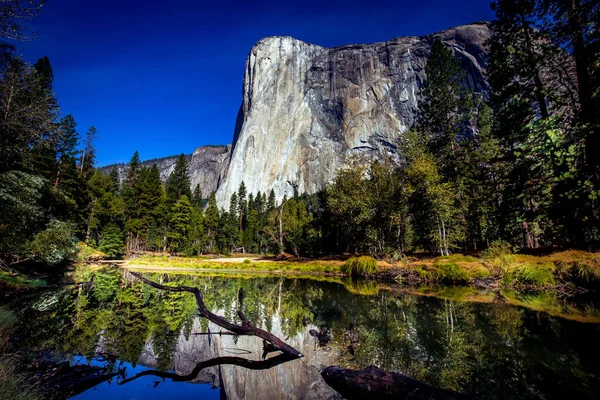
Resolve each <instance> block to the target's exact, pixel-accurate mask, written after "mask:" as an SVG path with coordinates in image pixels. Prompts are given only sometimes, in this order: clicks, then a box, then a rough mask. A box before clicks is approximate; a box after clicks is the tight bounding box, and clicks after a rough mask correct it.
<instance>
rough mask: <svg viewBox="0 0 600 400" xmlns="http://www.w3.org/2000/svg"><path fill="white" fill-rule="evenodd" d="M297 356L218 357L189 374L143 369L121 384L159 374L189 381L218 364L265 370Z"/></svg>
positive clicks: (198, 365)
mask: <svg viewBox="0 0 600 400" xmlns="http://www.w3.org/2000/svg"><path fill="white" fill-rule="evenodd" d="M297 358H298V357H296V356H292V355H289V354H279V355H278V356H276V357H273V358H269V359H268V360H263V361H254V360H248V359H247V358H242V357H216V358H211V359H210V360H207V361H202V362H199V363H198V364H196V366H195V367H194V369H193V370H192V372H190V373H189V374H187V375H178V374H176V373H174V372H167V371H157V370H147V371H142V372H140V373H139V374H136V375H134V376H132V377H131V378H128V379H125V380H124V381H122V382H119V385H124V384H126V383H129V382H131V381H133V380H136V379H138V378H141V377H142V376H158V377H159V378H163V379H165V378H169V379H171V380H173V382H189V381H191V380H194V379H195V378H196V377H197V376H198V374H199V373H200V371H202V370H203V369H205V368H209V367H214V366H217V365H237V366H240V367H244V368H247V369H253V370H263V369H269V368H273V367H275V366H277V365H279V364H283V363H286V362H288V361H291V360H295V359H297Z"/></svg>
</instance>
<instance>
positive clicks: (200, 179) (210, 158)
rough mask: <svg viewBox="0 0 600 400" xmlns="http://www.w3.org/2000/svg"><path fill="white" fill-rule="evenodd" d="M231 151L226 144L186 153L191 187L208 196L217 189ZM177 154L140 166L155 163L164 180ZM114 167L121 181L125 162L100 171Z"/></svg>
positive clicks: (125, 166)
mask: <svg viewBox="0 0 600 400" xmlns="http://www.w3.org/2000/svg"><path fill="white" fill-rule="evenodd" d="M230 153H231V145H227V146H201V147H198V148H197V149H196V150H195V151H194V153H193V154H191V155H187V157H188V161H189V162H190V178H191V181H192V189H194V188H195V187H196V185H200V188H201V190H202V193H203V194H204V196H205V197H208V195H209V194H210V192H212V191H214V190H217V187H218V186H219V183H220V182H221V178H222V176H223V174H224V172H225V168H226V167H227V163H228V162H229V155H230ZM178 157H179V156H169V157H164V158H156V159H152V160H146V161H143V162H142V166H144V167H146V168H150V167H151V166H152V164H156V166H157V167H158V170H159V171H160V177H161V179H162V180H163V182H166V180H167V178H168V177H169V175H171V172H173V169H174V168H175V162H176V161H177V158H178ZM113 167H116V168H117V171H119V179H120V180H121V182H122V181H123V180H124V179H125V175H126V174H127V164H112V165H107V166H106V167H102V172H103V173H105V174H108V173H109V172H110V170H111V169H112V168H113Z"/></svg>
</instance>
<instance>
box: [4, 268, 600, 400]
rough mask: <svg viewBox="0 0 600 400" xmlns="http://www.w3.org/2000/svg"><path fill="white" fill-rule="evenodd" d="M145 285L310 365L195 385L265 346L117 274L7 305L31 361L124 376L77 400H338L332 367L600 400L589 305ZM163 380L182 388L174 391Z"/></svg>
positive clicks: (281, 286) (332, 287)
mask: <svg viewBox="0 0 600 400" xmlns="http://www.w3.org/2000/svg"><path fill="white" fill-rule="evenodd" d="M146 276H148V277H150V278H151V279H153V280H155V281H157V282H161V283H162V284H166V285H187V286H196V287H199V288H200V289H201V291H202V293H203V296H204V301H205V303H206V304H207V306H208V308H209V309H210V310H212V311H213V312H214V313H216V314H219V315H222V316H224V317H226V318H228V319H229V320H231V321H235V322H237V323H241V321H240V320H239V317H238V316H237V310H240V309H241V310H243V312H244V313H245V315H246V316H247V317H248V319H249V320H250V321H252V322H253V323H254V325H256V326H258V327H261V328H263V329H266V330H269V331H271V332H272V333H274V334H275V335H277V336H278V337H280V338H281V339H283V340H285V341H286V342H287V343H288V344H290V345H292V346H294V347H295V348H297V349H298V350H299V351H301V352H302V353H303V355H304V357H302V358H301V359H296V360H292V361H287V362H282V363H279V364H277V365H275V366H272V367H271V368H267V367H264V368H265V369H261V370H253V369H248V368H244V367H243V366H238V365H215V366H211V367H208V368H204V369H202V370H200V371H194V368H195V367H196V366H197V364H198V363H200V362H203V361H206V360H211V359H214V358H219V357H241V358H247V359H251V360H255V361H257V362H261V361H262V360H263V358H262V356H263V344H262V341H261V340H260V339H258V338H256V337H252V336H235V335H219V334H218V333H219V332H220V331H223V329H222V328H220V327H218V326H215V325H213V324H212V323H209V321H207V320H206V319H204V318H201V317H199V316H198V315H197V313H196V304H195V302H194V298H193V296H192V295H191V294H189V293H170V292H165V291H161V290H158V289H154V288H151V287H149V286H148V285H145V284H142V283H140V282H139V281H137V280H136V279H135V278H134V277H132V276H131V275H130V274H128V273H126V272H124V271H123V270H119V269H104V270H99V271H95V272H89V273H88V275H87V276H86V279H87V280H90V281H92V282H93V283H92V284H91V285H89V286H82V287H64V288H58V289H50V290H46V291H44V292H42V293H37V294H34V295H28V296H26V297H22V298H19V299H17V300H15V301H13V302H12V303H10V304H9V305H8V307H9V308H11V309H12V311H13V312H14V313H15V314H16V315H17V317H18V321H19V322H18V327H17V336H16V342H15V346H16V349H17V350H18V351H20V352H26V353H27V354H29V356H28V357H29V358H36V357H37V358H39V357H42V356H43V357H44V358H45V359H51V360H54V361H62V360H68V361H69V362H70V363H71V364H86V365H100V366H106V367H107V368H108V369H109V370H114V371H121V374H120V375H117V376H115V377H113V378H112V379H110V380H108V381H105V382H102V383H100V384H98V385H96V386H94V387H91V388H87V389H86V390H84V391H83V392H81V393H77V394H74V395H73V393H71V394H70V395H73V396H72V397H73V398H76V399H107V398H110V399H144V400H148V399H166V398H177V399H188V398H189V399H192V398H193V399H201V398H214V399H223V398H227V399H284V398H285V399H326V398H340V396H339V394H338V393H337V392H335V391H334V390H333V389H332V388H331V387H329V386H328V385H327V383H325V381H324V380H323V379H322V377H321V375H320V371H322V369H323V368H325V367H327V366H330V365H338V366H342V367H347V368H361V369H362V368H365V367H367V366H370V365H375V366H377V367H380V368H382V369H384V370H387V371H395V372H400V373H403V374H405V375H408V376H410V377H413V378H416V379H419V380H421V381H424V382H426V383H428V384H431V385H435V386H439V387H443V388H448V389H453V390H456V391H460V392H464V393H468V394H472V395H475V396H478V397H481V398H484V399H538V398H546V399H554V398H556V399H559V398H573V399H574V398H577V399H592V398H595V396H597V395H598V393H600V378H599V377H600V361H599V360H600V345H599V344H598V343H599V342H598V339H599V338H600V323H598V322H599V321H600V319H596V317H597V316H598V311H596V308H595V307H596V304H597V302H594V301H592V300H589V301H587V300H585V299H584V300H583V301H582V302H580V303H578V304H577V307H578V308H579V310H580V311H579V312H578V313H572V312H570V311H569V310H570V309H572V308H573V307H574V306H573V304H567V303H564V300H563V299H561V298H560V296H557V295H555V294H551V293H541V294H540V293H537V294H528V295H527V296H531V297H530V298H529V303H527V304H529V305H530V307H523V306H515V305H511V303H510V302H507V301H506V299H502V298H496V297H494V296H490V295H489V294H488V295H487V296H480V297H478V298H470V301H465V300H464V298H465V296H463V295H460V291H461V290H463V291H464V290H465V289H460V288H459V289H453V290H454V292H453V291H452V290H449V291H446V292H444V293H446V295H445V296H443V298H441V297H437V296H433V295H431V293H430V294H428V295H426V294H424V293H416V292H415V291H411V290H406V289H405V288H402V287H400V286H395V285H381V286H380V285H379V284H377V283H375V282H351V281H345V282H344V281H335V280H333V281H327V280H323V281H319V280H314V279H294V278H287V277H281V276H279V277H272V278H252V277H238V278H228V277H223V276H209V275H207V274H205V275H184V274H162V273H150V274H146ZM422 292H423V291H422ZM449 293H450V295H449ZM457 293H458V294H457ZM438 296H439V292H438ZM473 300H477V301H473ZM569 312H570V314H568V313H569ZM566 313H567V314H566ZM574 315H575V316H576V317H570V316H574ZM276 356H277V353H272V354H269V355H267V357H266V359H267V361H268V360H272V359H273V357H276ZM143 371H146V372H144V374H146V375H143V376H139V377H137V374H138V373H140V372H143ZM164 371H171V372H172V373H173V374H177V375H179V376H182V378H178V379H172V377H168V378H165V377H164V374H163V372H164ZM196 372H198V373H196ZM161 374H162V375H161ZM190 374H191V375H190ZM186 375H188V376H186ZM184 376H185V377H184ZM70 395H69V394H65V393H63V394H61V396H62V397H69V396H70ZM59 397H60V396H59Z"/></svg>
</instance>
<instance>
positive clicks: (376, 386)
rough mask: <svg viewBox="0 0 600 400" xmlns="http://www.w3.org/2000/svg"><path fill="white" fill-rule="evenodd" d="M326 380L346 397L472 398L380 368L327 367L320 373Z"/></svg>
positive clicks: (351, 398) (413, 399)
mask: <svg viewBox="0 0 600 400" xmlns="http://www.w3.org/2000/svg"><path fill="white" fill-rule="evenodd" d="M321 376H323V378H324V379H325V382H327V384H328V385H329V386H331V387H332V388H334V389H335V390H336V391H337V392H338V393H340V394H341V395H342V396H343V397H344V398H346V399H349V400H353V399H371V398H373V399H390V400H391V399H412V400H429V399H437V400H473V399H475V398H474V397H470V396H468V395H465V394H461V393H457V392H454V391H452V390H447V389H441V388H436V387H434V386H429V385H427V384H425V383H423V382H420V381H418V380H416V379H412V378H409V377H407V376H405V375H402V374H398V373H395V372H386V371H384V370H382V369H379V368H377V367H368V368H366V369H364V370H353V369H346V368H341V367H327V368H325V369H324V370H323V372H321Z"/></svg>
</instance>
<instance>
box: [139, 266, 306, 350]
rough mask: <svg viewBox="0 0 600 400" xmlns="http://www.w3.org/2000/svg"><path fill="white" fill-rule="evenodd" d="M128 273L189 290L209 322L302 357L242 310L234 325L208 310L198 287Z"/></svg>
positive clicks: (161, 286)
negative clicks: (236, 323)
mask: <svg viewBox="0 0 600 400" xmlns="http://www.w3.org/2000/svg"><path fill="white" fill-rule="evenodd" d="M129 273H130V274H132V275H133V276H135V277H136V278H138V279H139V280H141V281H142V282H144V283H146V284H148V285H150V286H152V287H154V288H156V289H161V290H167V291H170V292H189V293H192V294H193V295H194V296H195V297H196V305H197V306H198V313H199V314H200V315H201V316H203V317H204V318H206V319H208V320H209V321H210V322H212V323H214V324H216V325H219V326H220V327H221V328H225V329H227V330H229V331H230V332H233V333H236V334H238V335H249V336H257V337H259V338H261V339H263V340H266V341H267V342H269V343H271V344H272V345H273V347H274V348H276V349H277V350H279V351H281V352H283V353H285V354H288V355H290V356H293V357H302V353H300V352H299V351H298V350H296V349H295V348H293V347H292V346H290V345H288V344H287V343H285V342H284V341H283V340H281V339H279V338H278V337H277V336H275V335H273V334H272V333H270V332H267V331H265V330H262V329H260V328H257V327H255V326H254V325H252V324H251V323H250V321H248V319H247V318H246V316H245V315H244V314H243V313H242V311H241V310H240V311H238V315H239V316H240V318H241V320H242V321H243V325H242V326H239V325H235V324H232V323H231V322H229V321H227V320H226V319H225V318H223V317H220V316H218V315H216V314H213V313H212V312H210V310H209V309H208V308H206V305H205V304H204V300H203V299H202V292H200V289H198V288H195V287H189V286H164V285H161V284H159V283H156V282H153V281H151V280H150V279H147V278H144V277H143V276H142V275H140V274H138V273H137V272H133V271H129Z"/></svg>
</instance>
